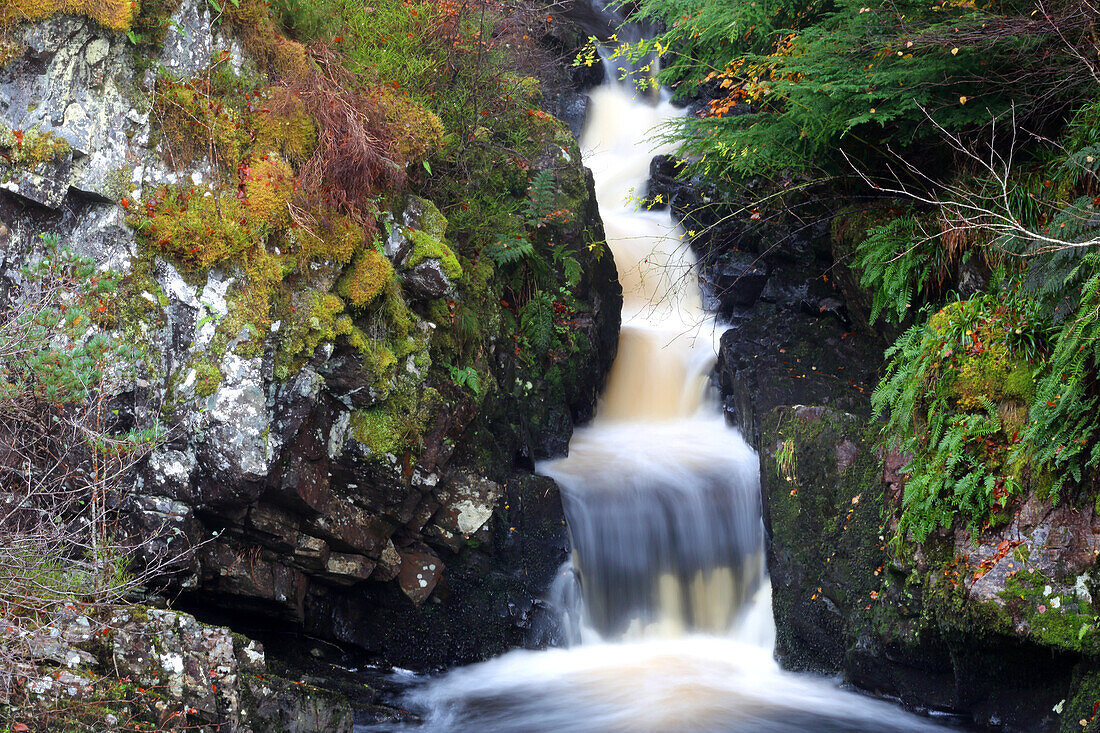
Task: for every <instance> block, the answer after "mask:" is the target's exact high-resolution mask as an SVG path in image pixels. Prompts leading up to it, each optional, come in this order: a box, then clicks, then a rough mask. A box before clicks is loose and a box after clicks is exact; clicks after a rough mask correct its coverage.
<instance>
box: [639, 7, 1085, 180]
mask: <svg viewBox="0 0 1100 733" xmlns="http://www.w3.org/2000/svg"><path fill="white" fill-rule="evenodd" d="M1063 7H1064V8H1066V12H1067V13H1072V12H1073V9H1072V6H1069V5H1065V4H1061V5H1059V9H1062V8H1063ZM1032 9H1033V8H1032V7H1030V6H1029V5H1028V4H1027V3H1019V2H1012V1H1011V0H1008V1H1005V0H1000V1H997V2H992V3H988V4H983V5H981V6H978V5H975V4H974V3H968V2H967V3H964V2H939V3H930V2H926V1H924V0H899V1H896V2H889V3H871V4H870V5H868V4H867V3H866V2H862V1H860V0H838V1H837V2H816V1H814V0H811V1H810V2H790V1H789V0H767V1H761V2H741V1H740V0H723V1H722V2H711V1H710V0H675V1H670V0H643V1H642V2H641V3H640V11H639V14H640V15H641V16H642V17H645V18H649V19H653V20H658V21H660V22H662V23H664V24H665V27H667V28H668V30H667V31H665V32H664V33H663V34H661V35H660V36H659V37H658V38H657V39H656V40H654V41H651V42H644V43H642V44H639V45H637V46H635V47H634V48H631V49H629V50H625V51H620V52H625V53H631V54H633V55H641V54H644V53H650V52H656V53H657V54H658V55H661V56H662V57H667V60H663V64H662V71H661V74H660V76H659V78H660V79H661V80H662V81H663V82H665V83H667V84H671V85H672V86H673V87H674V88H676V89H677V90H678V91H679V93H680V94H682V95H683V94H689V93H693V92H694V91H695V90H696V89H698V88H700V87H702V88H703V89H706V90H708V91H709V92H711V93H710V94H709V95H708V96H710V97H711V99H710V101H709V103H708V105H707V106H706V108H705V109H704V111H703V113H702V114H701V115H700V116H688V117H685V118H682V119H681V120H679V121H678V124H679V125H680V129H679V130H677V131H676V133H675V134H676V135H677V136H678V137H679V138H680V139H681V141H682V146H683V147H682V152H683V153H684V154H689V155H694V156H698V162H696V163H695V165H694V166H693V172H702V173H706V174H709V175H711V176H715V177H726V178H731V177H732V178H736V177H738V176H741V175H752V174H761V173H763V174H768V173H775V172H777V171H781V170H811V169H826V170H830V169H834V170H835V169H836V164H837V163H840V162H841V158H840V156H839V155H838V153H839V152H840V151H841V150H842V149H845V148H847V149H848V150H849V151H850V152H851V154H852V155H853V156H855V157H857V158H863V159H866V158H868V157H869V156H874V155H875V154H876V151H877V152H879V153H881V152H884V150H885V147H886V146H887V145H889V144H896V145H903V146H905V145H912V144H913V143H915V142H918V141H920V142H925V141H929V140H931V141H933V142H935V137H936V136H937V135H938V131H937V130H936V129H935V127H934V126H933V125H930V124H929V118H930V117H931V118H932V119H934V120H935V122H936V123H937V124H938V125H940V126H942V127H943V128H944V129H946V130H948V131H959V130H967V129H970V128H972V127H974V126H980V125H985V124H987V123H989V122H990V120H991V119H992V118H996V117H1000V116H1003V115H1005V113H1006V112H1008V111H1009V110H1010V108H1012V106H1013V105H1016V106H1018V107H1020V108H1021V111H1022V113H1023V115H1024V116H1032V117H1035V116H1042V115H1044V114H1047V113H1048V112H1049V110H1051V109H1058V108H1061V107H1063V106H1064V105H1065V104H1066V103H1067V102H1068V101H1069V100H1072V99H1077V98H1080V96H1081V95H1082V94H1084V93H1085V92H1086V91H1087V90H1088V89H1090V88H1091V85H1092V83H1093V82H1092V81H1091V75H1089V74H1088V73H1087V70H1086V69H1083V68H1080V67H1081V64H1080V62H1079V60H1078V59H1077V58H1075V56H1074V53H1073V49H1072V48H1067V47H1066V44H1065V42H1064V39H1063V38H1062V37H1060V35H1061V34H1062V32H1063V31H1065V32H1066V33H1068V34H1069V35H1071V36H1074V37H1076V36H1075V34H1077V33H1079V32H1080V29H1079V27H1078V26H1077V25H1074V26H1073V27H1072V28H1068V29H1067V28H1065V26H1067V25H1070V24H1069V23H1065V24H1062V23H1061V22H1060V21H1061V20H1062V18H1061V17H1060V16H1059V12H1058V10H1051V9H1047V11H1046V12H1047V18H1048V20H1049V22H1040V21H1039V20H1036V19H1035V18H1034V17H1032V16H1030V15H1029V14H1030V12H1031V10H1032ZM1040 17H1042V16H1040ZM1083 71H1084V72H1086V73H1082V72H1083Z"/></svg>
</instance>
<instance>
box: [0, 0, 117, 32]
mask: <svg viewBox="0 0 1100 733" xmlns="http://www.w3.org/2000/svg"><path fill="white" fill-rule="evenodd" d="M134 7H135V5H134V3H133V2H131V0H6V2H5V3H4V5H3V6H0V25H10V24H12V23H19V22H21V21H24V20H40V19H42V18H48V17H49V16H51V15H56V14H58V13H67V14H70V15H84V16H87V17H89V18H91V19H92V20H94V21H96V22H97V23H99V24H100V25H102V26H105V27H107V28H110V29H111V30H116V31H124V30H126V29H128V28H129V27H130V23H131V22H132V21H133V10H134Z"/></svg>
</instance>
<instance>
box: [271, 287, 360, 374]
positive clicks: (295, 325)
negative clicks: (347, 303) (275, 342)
mask: <svg viewBox="0 0 1100 733" xmlns="http://www.w3.org/2000/svg"><path fill="white" fill-rule="evenodd" d="M294 303H295V305H294V306H293V310H292V316H291V317H289V318H288V319H286V320H285V321H284V322H283V326H282V328H281V329H280V344H279V350H278V354H277V356H276V362H275V376H276V377H277V378H279V379H286V378H287V377H289V376H290V374H291V373H292V372H293V371H294V369H296V368H297V367H298V366H299V365H300V363H301V361H303V360H305V359H308V358H309V357H310V356H312V355H313V352H314V351H315V350H316V349H317V347H318V346H319V345H320V344H321V343H323V342H332V341H335V340H336V338H337V337H338V336H346V335H348V334H349V333H351V332H352V330H353V328H354V326H353V324H352V321H351V319H350V318H348V317H347V316H346V315H344V301H343V300H341V299H340V298H339V297H338V296H336V295H333V294H332V293H323V292H318V291H309V292H306V293H303V294H301V295H297V296H296V297H295V298H294Z"/></svg>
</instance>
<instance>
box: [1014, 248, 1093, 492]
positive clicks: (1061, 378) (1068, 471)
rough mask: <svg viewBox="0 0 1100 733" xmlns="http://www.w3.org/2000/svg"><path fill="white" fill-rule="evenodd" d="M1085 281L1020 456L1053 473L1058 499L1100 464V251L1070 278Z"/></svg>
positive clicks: (1034, 407) (1042, 385)
mask: <svg viewBox="0 0 1100 733" xmlns="http://www.w3.org/2000/svg"><path fill="white" fill-rule="evenodd" d="M1078 277H1079V278H1081V279H1083V280H1084V282H1083V284H1082V286H1081V289H1080V291H1079V299H1078V306H1077V309H1076V312H1075V313H1074V315H1073V316H1072V317H1070V318H1067V319H1066V320H1065V321H1064V325H1063V327H1062V329H1061V331H1060V333H1059V335H1058V338H1057V340H1056V341H1055V347H1054V351H1053V353H1052V354H1051V355H1050V358H1049V359H1048V360H1047V363H1046V364H1045V365H1044V375H1043V376H1042V378H1041V379H1040V381H1039V384H1038V387H1037V389H1036V394H1035V401H1034V403H1033V404H1032V407H1031V413H1030V416H1031V422H1030V423H1029V425H1028V429H1027V432H1026V433H1025V435H1024V441H1023V443H1022V444H1021V446H1020V448H1019V454H1020V455H1021V456H1023V457H1027V458H1030V459H1032V460H1034V461H1036V462H1037V463H1038V464H1039V466H1040V467H1042V468H1046V469H1049V470H1050V471H1051V472H1052V473H1053V475H1054V484H1053V486H1052V487H1051V493H1052V495H1053V496H1054V497H1055V498H1057V497H1058V495H1059V494H1060V493H1061V490H1062V488H1063V487H1064V485H1065V483H1066V481H1067V480H1068V479H1072V480H1073V481H1074V482H1078V483H1079V482H1081V481H1082V479H1083V477H1084V470H1085V469H1086V468H1096V467H1097V466H1100V441H1098V440H1097V433H1098V427H1100V426H1098V421H1100V414H1098V410H1100V398H1098V396H1097V372H1098V370H1100V253H1097V252H1090V253H1089V254H1087V255H1086V256H1085V257H1083V258H1082V261H1081V262H1080V264H1079V265H1078V267H1077V268H1075V270H1074V272H1073V273H1072V275H1071V279H1075V278H1078Z"/></svg>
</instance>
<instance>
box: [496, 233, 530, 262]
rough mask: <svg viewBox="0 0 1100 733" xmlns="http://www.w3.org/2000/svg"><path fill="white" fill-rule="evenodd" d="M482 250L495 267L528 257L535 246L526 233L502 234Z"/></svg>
mask: <svg viewBox="0 0 1100 733" xmlns="http://www.w3.org/2000/svg"><path fill="white" fill-rule="evenodd" d="M484 252H485V255H486V256H487V257H488V258H489V259H491V260H492V261H493V264H495V265H496V266H497V267H505V266H508V265H514V264H516V263H518V262H522V261H523V260H525V259H526V258H528V257H530V256H531V255H532V254H534V252H535V248H534V246H533V245H532V244H531V240H530V239H528V238H527V236H526V235H519V236H514V235H504V236H501V237H500V238H499V239H497V241H495V242H493V243H492V244H490V245H489V246H488V247H486V248H485V250H484Z"/></svg>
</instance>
